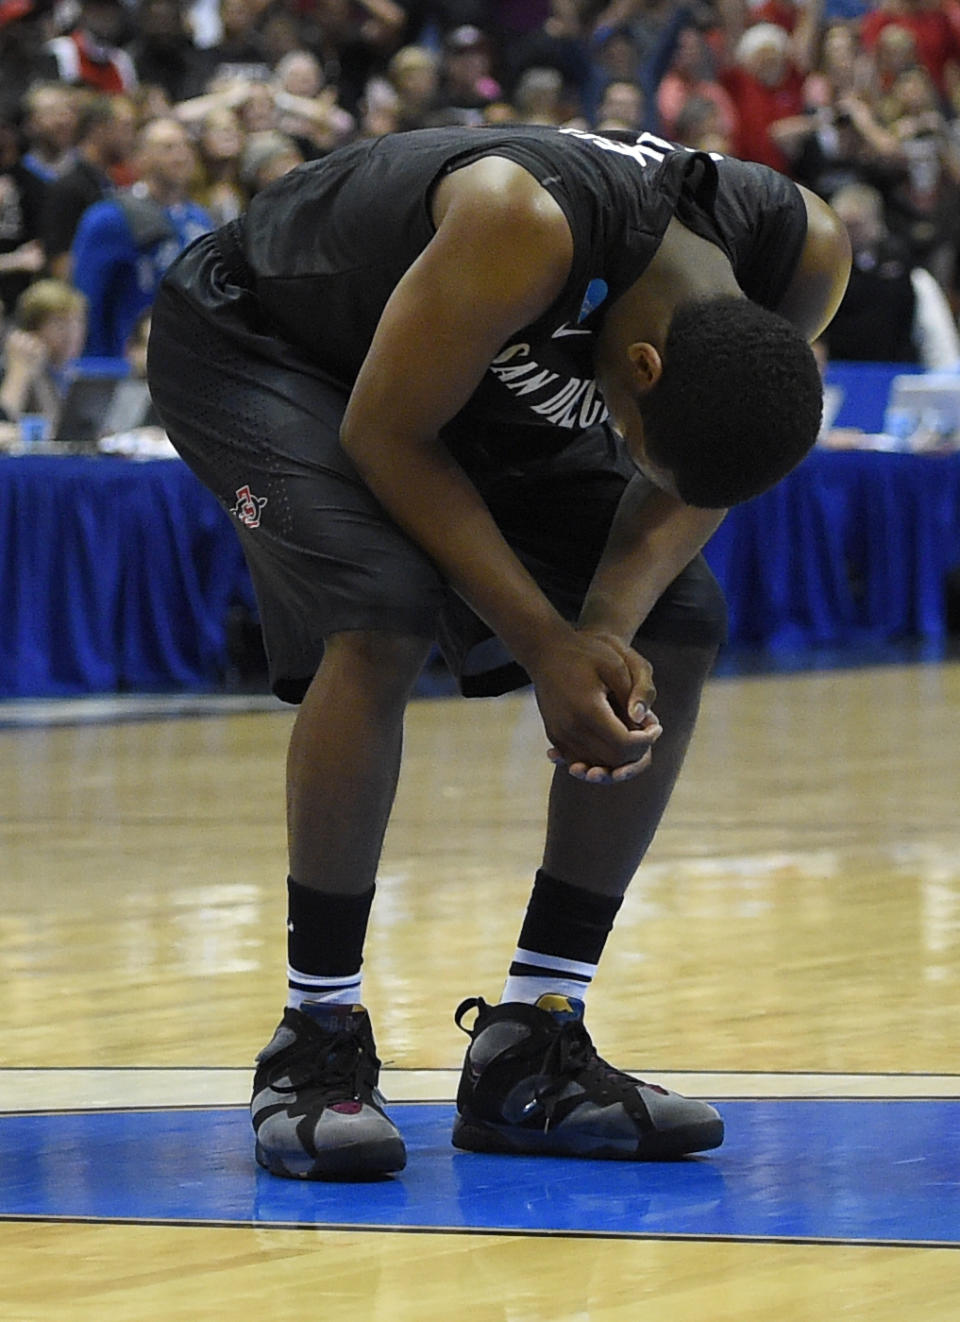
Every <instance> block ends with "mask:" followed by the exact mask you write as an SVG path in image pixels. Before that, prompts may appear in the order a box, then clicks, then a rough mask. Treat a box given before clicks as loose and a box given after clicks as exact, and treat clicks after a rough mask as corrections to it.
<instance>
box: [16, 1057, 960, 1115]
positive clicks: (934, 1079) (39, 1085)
mask: <svg viewBox="0 0 960 1322" xmlns="http://www.w3.org/2000/svg"><path fill="white" fill-rule="evenodd" d="M639 1072H640V1073H641V1074H648V1075H649V1077H650V1078H651V1079H652V1080H653V1081H654V1082H656V1083H660V1084H663V1085H664V1086H665V1087H667V1088H673V1089H675V1090H676V1091H677V1092H681V1093H685V1094H686V1095H687V1096H690V1097H705V1098H710V1099H717V1100H723V1099H725V1098H726V1099H734V1098H781V1099H786V1098H822V1099H823V1100H830V1099H831V1098H836V1099H856V1098H863V1099H882V1098H902V1099H928V1098H950V1097H960V1075H956V1074H833V1073H809V1074H807V1073H786V1072H784V1073H779V1072H778V1073H756V1072H747V1073H724V1072H695V1071H669V1070H664V1071H660V1070H643V1071H639ZM459 1077H460V1076H459V1071H458V1070H397V1069H385V1070H383V1071H382V1073H381V1086H382V1088H383V1092H384V1094H385V1095H386V1097H387V1098H388V1100H390V1101H393V1102H427V1101H430V1102H448V1101H452V1100H453V1098H454V1097H455V1096H456V1091H457V1083H458V1080H459ZM251 1078H252V1069H250V1068H246V1067H240V1068H229V1069H222V1068H216V1067H205V1068H199V1069H190V1068H175V1069H171V1068H166V1067H158V1066H153V1067H147V1068H135V1067H133V1068H131V1067H124V1068H112V1067H109V1066H102V1067H99V1068H96V1069H73V1068H47V1069H32V1068H19V1069H0V1112H6V1113H8V1114H11V1113H18V1112H20V1113H24V1112H38V1111H71V1110H115V1109H128V1108H139V1107H144V1106H147V1107H189V1106H242V1105H246V1103H247V1102H248V1101H249V1098H250V1082H251Z"/></svg>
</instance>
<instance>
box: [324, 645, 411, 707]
mask: <svg viewBox="0 0 960 1322" xmlns="http://www.w3.org/2000/svg"><path fill="white" fill-rule="evenodd" d="M430 645H431V644H430V639H428V638H420V637H417V636H416V635H413V634H404V633H393V632H390V631H388V630H380V629H369V630H368V629H348V630H344V631H343V632H342V633H337V634H333V635H332V636H331V637H330V638H328V639H327V641H326V644H325V647H324V660H325V663H326V664H329V665H337V666H339V667H341V668H342V669H344V670H345V671H347V672H348V673H349V674H350V675H351V676H352V677H353V678H354V679H355V680H356V681H358V682H359V683H362V684H364V685H365V686H366V687H367V688H368V690H370V691H372V692H381V693H384V694H389V693H395V694H405V693H406V692H408V691H409V689H410V688H412V686H413V684H414V682H415V681H416V679H417V676H418V675H419V673H420V671H421V669H422V668H423V664H424V662H425V661H426V659H427V655H428V653H429V651H430Z"/></svg>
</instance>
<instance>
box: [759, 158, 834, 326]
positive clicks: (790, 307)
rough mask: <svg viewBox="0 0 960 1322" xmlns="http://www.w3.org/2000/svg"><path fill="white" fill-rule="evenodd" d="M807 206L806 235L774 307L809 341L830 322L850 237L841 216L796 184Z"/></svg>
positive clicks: (814, 194) (820, 199)
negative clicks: (791, 272) (790, 278)
mask: <svg viewBox="0 0 960 1322" xmlns="http://www.w3.org/2000/svg"><path fill="white" fill-rule="evenodd" d="M797 187H798V188H799V189H800V194H801V196H802V198H803V202H804V206H805V207H806V209H807V236H806V239H805V240H804V244H803V248H802V249H801V252H800V260H799V261H798V263H797V269H796V270H795V271H794V273H793V279H792V280H791V281H790V284H789V285H788V286H787V291H786V293H785V294H784V296H783V298H782V299H781V301H780V305H779V307H778V308H777V309H776V311H777V312H779V313H780V315H781V316H783V317H786V318H787V320H788V321H792V322H793V324H794V325H795V326H796V327H797V329H798V330H800V331H801V332H802V333H803V334H804V335H805V336H806V338H807V339H808V340H809V341H810V343H811V344H812V343H813V341H814V340H815V339H817V337H818V336H819V335H821V334H822V333H823V331H824V330H825V329H826V328H827V326H829V325H830V322H831V321H832V320H833V315H834V313H835V312H836V310H837V308H838V307H839V306H840V300H841V299H842V298H843V295H844V291H845V290H846V287H847V281H848V280H849V278H850V262H851V256H850V239H849V236H848V234H847V231H846V227H845V226H844V224H843V222H842V221H841V219H840V217H839V216H838V215H837V214H836V212H835V211H833V210H832V209H831V208H830V207H829V206H828V205H827V204H826V202H824V201H823V199H822V198H820V197H817V195H816V193H811V192H810V190H809V189H808V188H803V187H801V186H800V185H799V184H798V185H797Z"/></svg>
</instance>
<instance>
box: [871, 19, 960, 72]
mask: <svg viewBox="0 0 960 1322" xmlns="http://www.w3.org/2000/svg"><path fill="white" fill-rule="evenodd" d="M893 25H895V26H897V27H900V28H905V29H906V30H907V31H908V32H911V33H912V34H913V37H914V39H915V41H916V49H917V59H918V60H919V61H920V63H921V64H922V65H923V66H924V68H925V69H927V70H928V71H929V73H930V74H931V76H932V77H933V80H934V82H935V83H936V85H937V90H938V91H939V92H940V93H944V92H945V91H947V90H948V82H949V79H950V78H951V77H954V78H955V77H960V27H958V24H957V21H956V18H955V16H954V17H952V16H951V15H950V14H948V13H947V8H946V6H944V5H941V4H939V3H938V0H883V2H882V3H881V4H880V6H879V7H878V8H877V9H875V10H873V11H872V12H871V13H869V14H866V15H864V18H863V21H862V24H861V27H860V38H861V41H862V42H863V45H864V47H865V49H867V50H869V51H872V50H873V49H874V48H875V47H876V44H877V39H878V38H879V36H880V33H881V32H882V31H883V30H884V28H888V27H891V26H893Z"/></svg>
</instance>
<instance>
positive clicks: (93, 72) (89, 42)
mask: <svg viewBox="0 0 960 1322" xmlns="http://www.w3.org/2000/svg"><path fill="white" fill-rule="evenodd" d="M126 23H127V18H126V9H125V6H124V5H123V3H122V0H84V3H83V5H82V6H81V9H80V21H79V23H78V24H77V26H76V27H75V28H74V29H73V31H72V32H70V33H68V34H67V35H66V36H65V37H54V39H53V40H52V41H50V42H48V43H47V50H48V51H49V52H50V53H51V54H52V55H54V56H55V57H56V61H57V66H58V70H59V76H60V79H61V80H62V81H63V82H65V83H70V84H72V85H73V86H80V87H89V88H92V90H93V91H95V92H102V93H108V94H109V93H115V92H132V91H133V90H134V89H135V88H136V86H137V74H136V70H135V69H134V66H133V61H132V60H131V59H130V56H129V55H128V54H127V53H126V51H125V50H123V49H122V48H121V46H120V45H119V42H120V40H121V38H122V37H123V35H124V30H125V28H126Z"/></svg>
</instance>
